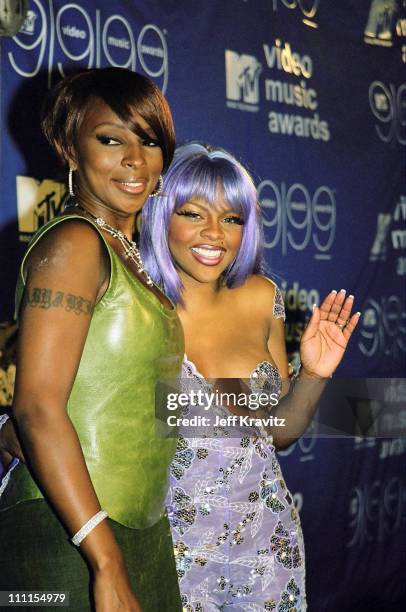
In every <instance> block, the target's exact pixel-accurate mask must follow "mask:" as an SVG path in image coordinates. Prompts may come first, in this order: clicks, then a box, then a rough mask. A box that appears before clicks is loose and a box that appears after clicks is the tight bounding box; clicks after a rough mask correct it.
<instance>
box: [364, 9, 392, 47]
mask: <svg viewBox="0 0 406 612" xmlns="http://www.w3.org/2000/svg"><path fill="white" fill-rule="evenodd" d="M398 10H399V6H398V2H397V0H372V2H371V6H370V9H369V14H368V21H367V24H366V26H365V31H364V40H365V42H374V43H375V44H383V45H385V46H391V45H392V44H393V43H392V36H393V31H394V29H395V22H396V14H397V12H398Z"/></svg>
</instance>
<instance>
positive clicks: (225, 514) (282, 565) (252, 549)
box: [167, 289, 307, 612]
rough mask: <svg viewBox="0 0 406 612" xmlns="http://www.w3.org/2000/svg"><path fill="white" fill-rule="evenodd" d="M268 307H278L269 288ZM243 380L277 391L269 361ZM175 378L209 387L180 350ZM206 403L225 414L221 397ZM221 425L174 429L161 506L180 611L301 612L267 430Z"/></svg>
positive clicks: (290, 526) (287, 518) (299, 547)
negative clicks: (195, 431) (189, 431)
mask: <svg viewBox="0 0 406 612" xmlns="http://www.w3.org/2000/svg"><path fill="white" fill-rule="evenodd" d="M274 316H275V317H284V307H283V300H282V296H281V294H280V292H279V290H278V289H277V290H276V292H275V302H274ZM250 382H251V384H250V386H251V389H253V390H258V389H259V388H261V389H265V390H266V391H267V392H274V393H277V394H279V393H280V389H281V379H280V375H279V372H278V371H277V369H276V368H275V367H274V366H272V365H271V364H270V363H269V362H266V361H265V362H262V363H260V364H258V365H257V367H256V368H255V369H254V370H253V372H252V374H251V379H250ZM182 386H183V390H186V391H187V390H190V389H194V390H197V389H199V388H200V389H202V390H203V391H207V392H210V390H211V387H210V385H209V384H208V383H207V382H206V381H205V379H204V378H203V376H202V375H201V374H199V372H197V370H196V367H195V366H194V364H193V363H192V362H190V361H188V360H187V359H185V361H184V364H183V377H182ZM193 410H194V408H193V407H188V408H187V409H186V410H185V414H187V416H188V417H190V416H192V415H193ZM212 411H213V412H214V414H216V415H218V416H219V417H224V416H226V415H229V414H230V413H229V412H228V411H227V409H226V408H224V407H222V406H215V407H214V408H212ZM213 421H215V420H214V419H213ZM229 429H230V428H227V429H226V428H223V427H221V426H213V427H211V428H209V429H208V428H204V431H203V430H202V435H201V436H200V433H199V437H194V438H190V437H186V435H185V436H182V435H181V436H180V438H179V443H178V447H177V451H176V454H175V457H174V459H173V462H172V465H171V478H170V489H169V493H168V499H167V507H168V516H169V520H170V525H171V531H172V538H173V543H174V552H175V559H176V566H177V572H178V577H179V584H180V591H181V595H182V604H183V611H184V612H214V611H222V612H228V611H229V612H243V611H244V612H260V611H263V610H268V611H271V610H275V611H276V612H303V611H305V610H306V608H307V606H306V595H305V559H304V546H303V537H302V531H301V527H300V521H299V516H298V513H297V511H296V509H295V507H294V504H293V500H292V496H291V494H290V492H289V490H288V488H287V486H286V484H285V481H284V479H283V476H282V473H281V469H280V466H279V463H278V460H277V458H276V455H275V448H274V446H273V445H272V438H271V437H270V436H266V434H265V433H264V432H263V431H261V430H260V429H258V430H256V431H254V435H250V436H248V435H247V433H246V428H245V431H244V430H243V429H244V428H241V435H240V436H239V437H236V436H238V435H239V432H238V431H237V433H236V429H235V428H234V433H233V434H231V435H230V434H229ZM250 431H251V433H252V431H253V430H252V429H251V430H250ZM181 433H182V432H181ZM227 434H229V437H228V435H227Z"/></svg>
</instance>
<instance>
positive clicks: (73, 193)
mask: <svg viewBox="0 0 406 612" xmlns="http://www.w3.org/2000/svg"><path fill="white" fill-rule="evenodd" d="M68 187H69V195H70V196H71V198H73V197H75V192H74V191H73V169H72V168H69V174H68Z"/></svg>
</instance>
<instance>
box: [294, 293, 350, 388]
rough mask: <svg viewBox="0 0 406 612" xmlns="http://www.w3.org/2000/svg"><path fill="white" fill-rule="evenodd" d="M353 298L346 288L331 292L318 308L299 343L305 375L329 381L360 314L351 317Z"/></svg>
mask: <svg viewBox="0 0 406 612" xmlns="http://www.w3.org/2000/svg"><path fill="white" fill-rule="evenodd" d="M353 302H354V296H352V295H349V296H348V297H346V292H345V289H341V291H339V292H338V293H337V291H331V292H330V293H329V294H328V295H327V297H326V298H325V299H324V301H323V302H322V304H321V306H320V307H317V306H316V307H315V308H314V310H313V314H312V316H311V318H310V320H309V323H308V325H307V327H306V329H305V331H304V333H303V336H302V338H301V341H300V360H301V362H302V369H303V373H304V374H308V375H310V376H319V377H321V378H328V377H329V376H331V375H332V374H333V372H334V370H335V369H336V368H337V366H338V365H339V363H340V361H341V359H342V358H343V356H344V353H345V350H346V348H347V345H348V342H349V339H350V338H351V334H352V333H353V331H354V329H355V328H356V326H357V323H358V321H359V318H360V315H361V313H360V312H357V313H355V314H353V315H351V309H352V306H353Z"/></svg>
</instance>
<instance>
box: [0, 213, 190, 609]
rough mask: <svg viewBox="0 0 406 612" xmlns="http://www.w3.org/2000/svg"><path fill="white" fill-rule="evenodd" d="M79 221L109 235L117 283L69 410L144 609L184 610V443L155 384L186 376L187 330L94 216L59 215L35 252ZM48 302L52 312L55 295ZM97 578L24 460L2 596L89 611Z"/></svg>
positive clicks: (96, 316)
mask: <svg viewBox="0 0 406 612" xmlns="http://www.w3.org/2000/svg"><path fill="white" fill-rule="evenodd" d="M70 219H75V220H78V219H81V220H82V221H83V222H86V223H89V224H90V225H92V227H94V229H95V231H97V232H98V233H99V235H100V237H101V239H102V241H103V244H104V245H105V248H106V250H107V252H108V256H109V261H110V281H109V285H108V288H107V290H106V292H105V294H104V295H103V297H102V298H101V299H100V301H99V302H98V303H97V304H96V306H95V308H94V311H93V315H92V320H91V323H90V328H89V332H88V336H87V339H86V343H85V347H84V350H83V354H82V357H81V361H80V365H79V369H78V372H77V376H76V378H75V382H74V385H73V387H72V391H71V394H70V397H69V401H68V405H67V410H68V414H69V416H70V418H71V420H72V422H73V424H74V426H75V429H76V431H77V433H78V436H79V439H80V442H81V446H82V449H83V453H84V456H85V459H86V464H87V467H88V469H89V473H90V476H91V479H92V482H93V485H94V487H95V490H96V493H97V495H98V498H99V501H100V504H101V507H102V508H103V509H105V510H106V511H107V512H108V513H109V516H110V519H109V521H110V523H111V525H112V527H113V529H114V531H115V533H116V537H117V539H118V541H119V544H120V546H121V548H122V550H123V553H124V555H125V557H126V561H127V567H128V568H129V573H130V576H131V577H132V579H133V584H134V591H135V593H136V594H137V596H138V597H139V599H140V601H141V605H142V609H143V612H155V610H162V611H163V612H164V611H167V612H176V610H178V609H180V602H179V594H178V587H177V577H176V573H175V569H174V562H173V553H172V545H171V539H170V535H169V529H168V523H167V518H166V515H165V513H164V501H165V496H166V492H167V481H168V466H169V463H170V461H171V459H172V456H173V454H174V451H175V447H176V439H174V438H159V439H158V438H157V437H156V434H155V383H156V381H157V380H159V379H174V378H176V377H177V376H179V372H180V367H181V363H182V357H183V352H184V341H183V332H182V327H181V324H180V321H179V318H178V316H177V314H176V310H175V308H174V307H173V308H172V309H168V308H166V307H165V306H164V305H163V304H162V303H161V302H160V301H159V299H158V298H157V297H156V296H155V295H153V294H152V293H151V292H150V291H148V290H147V289H146V288H145V287H144V286H143V285H142V283H140V282H139V281H138V280H137V279H136V278H135V277H134V275H132V274H131V272H130V271H129V270H128V269H127V268H126V267H125V266H124V265H123V263H122V262H121V260H120V258H119V257H118V255H117V254H116V253H115V252H114V250H113V249H112V248H111V247H110V246H109V244H108V243H107V242H106V241H105V239H104V237H103V234H102V232H101V231H100V230H99V228H98V227H97V226H96V225H95V224H94V223H93V222H92V221H91V220H89V219H87V218H84V217H79V216H78V215H66V216H62V217H58V218H56V219H53V220H52V221H51V222H50V223H48V224H47V225H45V226H44V227H43V228H41V230H40V231H39V232H38V233H37V234H36V235H35V236H34V238H33V240H32V242H31V244H30V246H29V249H28V252H27V255H28V253H29V252H30V250H31V249H32V248H33V247H34V245H35V244H37V242H38V241H39V240H40V239H41V238H42V236H43V235H44V234H45V233H47V232H48V231H50V230H51V229H52V228H53V227H54V226H56V225H57V224H59V223H63V222H65V223H66V222H69V220H70ZM27 255H26V257H27ZM24 261H25V259H24V260H23V263H22V265H21V268H20V276H19V279H18V285H17V291H16V312H17V313H18V310H19V306H20V303H21V300H22V297H23V293H24V278H23V266H24ZM41 305H42V307H44V308H46V307H47V298H46V296H44V300H43V302H42V304H41ZM88 582H89V573H88V570H87V568H86V565H85V563H84V561H83V560H82V558H81V556H80V555H79V554H78V552H77V550H76V549H75V548H74V547H73V546H72V545H71V544H70V543H69V541H68V538H67V534H66V532H65V531H64V529H63V528H62V526H61V525H60V523H59V521H58V520H57V519H56V518H55V516H54V514H53V513H52V511H51V509H50V508H49V506H48V504H47V502H46V501H45V500H44V499H43V496H42V493H41V491H40V490H39V489H38V487H37V486H36V484H35V482H34V480H33V479H32V478H31V475H30V473H29V471H28V470H27V468H26V466H25V465H24V464H22V463H20V464H19V465H18V466H17V467H16V468H15V470H14V471H13V474H12V478H11V479H10V483H9V485H8V486H7V488H6V490H5V492H4V494H3V496H2V497H1V499H0V590H11V589H13V590H18V589H20V590H40V589H42V590H48V591H50V590H55V589H59V590H62V591H70V608H71V609H72V610H75V612H79V611H80V610H89V609H91V608H90V607H89V603H88ZM47 609H48V608H47ZM55 609H56V608H55Z"/></svg>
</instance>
